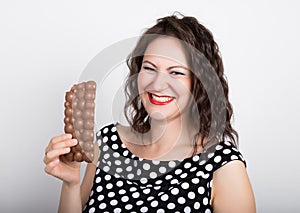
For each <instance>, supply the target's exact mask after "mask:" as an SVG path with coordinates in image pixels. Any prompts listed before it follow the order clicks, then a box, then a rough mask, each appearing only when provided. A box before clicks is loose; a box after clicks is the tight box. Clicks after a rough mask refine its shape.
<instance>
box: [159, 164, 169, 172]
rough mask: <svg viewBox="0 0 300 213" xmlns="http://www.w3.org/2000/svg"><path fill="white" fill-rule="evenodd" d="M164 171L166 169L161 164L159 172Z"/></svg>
mask: <svg viewBox="0 0 300 213" xmlns="http://www.w3.org/2000/svg"><path fill="white" fill-rule="evenodd" d="M166 171H167V169H166V167H163V166H161V167H159V172H160V173H165V172H166Z"/></svg>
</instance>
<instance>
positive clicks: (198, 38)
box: [124, 13, 238, 155]
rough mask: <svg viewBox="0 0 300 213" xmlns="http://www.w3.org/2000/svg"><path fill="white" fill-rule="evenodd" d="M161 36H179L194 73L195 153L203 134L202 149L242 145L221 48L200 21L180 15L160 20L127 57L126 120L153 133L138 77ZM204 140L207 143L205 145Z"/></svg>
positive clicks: (143, 130) (192, 109)
mask: <svg viewBox="0 0 300 213" xmlns="http://www.w3.org/2000/svg"><path fill="white" fill-rule="evenodd" d="M161 36H171V37H175V38H177V39H178V40H180V41H181V43H182V44H183V46H184V49H185V50H186V55H187V58H188V63H189V67H190V70H191V71H192V72H191V73H192V87H191V88H192V89H191V93H192V95H193V98H194V102H195V104H194V105H192V107H191V116H192V118H193V120H194V122H195V125H196V127H197V129H198V132H197V134H196V135H195V137H194V144H193V145H194V152H193V155H195V154H196V153H197V146H198V145H199V144H197V138H198V136H199V135H201V136H202V137H201V144H200V145H201V146H202V147H203V148H204V147H206V146H207V145H208V146H209V144H212V143H216V142H220V141H223V140H225V138H226V137H228V138H229V139H230V140H231V141H232V142H233V143H234V145H235V146H237V145H238V133H237V132H236V131H235V130H234V129H233V128H232V125H231V117H232V116H233V109H232V105H231V103H230V102H229V100H228V84H227V80H226V79H225V78H226V77H225V75H224V68H223V62H222V58H221V56H220V52H219V47H218V45H217V43H216V42H215V40H214V38H213V35H212V33H211V32H210V31H209V30H208V29H207V28H205V27H204V26H203V25H201V24H200V23H199V22H198V21H197V19H196V18H194V17H190V16H183V15H181V14H179V13H176V14H173V15H171V16H167V17H164V18H160V19H158V20H157V23H156V24H155V25H154V26H153V27H151V28H149V29H147V30H146V31H145V32H144V33H143V35H142V36H141V37H140V39H139V41H138V42H137V45H136V47H135V48H134V50H133V51H132V52H131V54H130V55H129V56H128V58H127V65H128V67H129V70H130V73H129V76H128V79H127V81H126V83H125V94H126V98H127V101H126V104H125V108H124V112H125V117H126V119H127V121H128V123H129V124H130V126H131V127H132V128H133V129H134V130H135V131H137V132H139V133H145V132H147V131H149V130H150V121H149V116H148V113H147V112H146V110H145V108H144V106H143V104H142V103H141V100H140V97H139V94H138V89H137V88H138V87H137V74H138V73H139V71H140V69H141V66H142V61H143V55H144V52H145V50H146V48H147V46H148V45H149V44H150V43H151V42H152V41H153V40H154V39H156V38H158V37H161ZM204 138H207V142H206V143H205V145H204Z"/></svg>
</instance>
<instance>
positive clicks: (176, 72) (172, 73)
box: [170, 71, 185, 75]
mask: <svg viewBox="0 0 300 213" xmlns="http://www.w3.org/2000/svg"><path fill="white" fill-rule="evenodd" d="M170 74H171V75H185V74H184V73H183V72H178V71H172V72H171V73H170Z"/></svg>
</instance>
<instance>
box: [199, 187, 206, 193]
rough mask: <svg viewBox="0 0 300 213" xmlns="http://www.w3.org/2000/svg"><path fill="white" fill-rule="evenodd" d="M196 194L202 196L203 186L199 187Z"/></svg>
mask: <svg viewBox="0 0 300 213" xmlns="http://www.w3.org/2000/svg"><path fill="white" fill-rule="evenodd" d="M198 192H199V194H201V195H202V194H204V192H205V189H204V187H203V186H200V187H199V188H198Z"/></svg>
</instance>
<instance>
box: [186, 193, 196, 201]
mask: <svg viewBox="0 0 300 213" xmlns="http://www.w3.org/2000/svg"><path fill="white" fill-rule="evenodd" d="M195 197H196V195H195V193H194V192H189V193H188V198H190V199H194V198H195Z"/></svg>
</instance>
